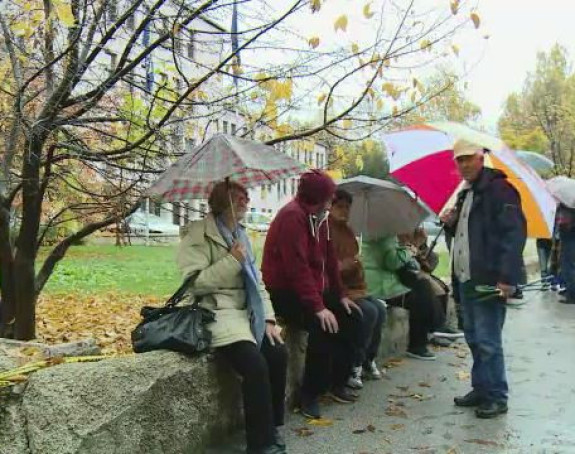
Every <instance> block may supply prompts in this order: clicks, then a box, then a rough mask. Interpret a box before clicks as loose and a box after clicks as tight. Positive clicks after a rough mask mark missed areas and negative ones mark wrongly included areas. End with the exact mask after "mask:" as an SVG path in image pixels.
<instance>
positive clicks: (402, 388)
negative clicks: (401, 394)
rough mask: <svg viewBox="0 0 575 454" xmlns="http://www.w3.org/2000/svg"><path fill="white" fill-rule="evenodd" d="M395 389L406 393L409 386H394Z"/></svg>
mask: <svg viewBox="0 0 575 454" xmlns="http://www.w3.org/2000/svg"><path fill="white" fill-rule="evenodd" d="M396 388H397V389H399V390H400V391H407V390H408V389H409V386H396Z"/></svg>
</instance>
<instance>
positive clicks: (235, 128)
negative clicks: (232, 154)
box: [230, 123, 237, 136]
mask: <svg viewBox="0 0 575 454" xmlns="http://www.w3.org/2000/svg"><path fill="white" fill-rule="evenodd" d="M230 126H231V128H232V136H235V135H236V131H237V126H236V124H235V123H230Z"/></svg>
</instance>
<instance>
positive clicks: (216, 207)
mask: <svg viewBox="0 0 575 454" xmlns="http://www.w3.org/2000/svg"><path fill="white" fill-rule="evenodd" d="M234 192H241V193H242V194H244V195H245V196H246V197H247V195H248V191H247V189H246V188H245V187H244V186H242V185H241V184H239V183H237V182H235V181H220V182H219V183H216V184H215V185H214V187H213V189H212V192H211V193H210V197H209V198H208V205H209V207H210V212H211V213H212V214H213V215H214V216H219V215H220V214H222V213H223V212H224V211H226V210H227V209H228V208H229V207H230V194H233V193H234Z"/></svg>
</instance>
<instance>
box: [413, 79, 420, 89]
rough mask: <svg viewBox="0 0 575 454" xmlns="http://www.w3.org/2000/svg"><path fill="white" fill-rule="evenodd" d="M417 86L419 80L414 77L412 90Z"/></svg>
mask: <svg viewBox="0 0 575 454" xmlns="http://www.w3.org/2000/svg"><path fill="white" fill-rule="evenodd" d="M418 86H419V80H417V78H416V77H414V78H413V88H417V87H418Z"/></svg>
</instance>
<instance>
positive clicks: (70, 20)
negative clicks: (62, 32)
mask: <svg viewBox="0 0 575 454" xmlns="http://www.w3.org/2000/svg"><path fill="white" fill-rule="evenodd" d="M56 14H57V16H58V19H60V21H61V22H62V24H63V25H64V26H65V27H72V26H73V25H74V23H75V19H74V15H73V14H72V8H71V7H70V4H69V3H65V2H61V3H58V4H57V5H56Z"/></svg>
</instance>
